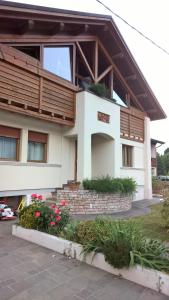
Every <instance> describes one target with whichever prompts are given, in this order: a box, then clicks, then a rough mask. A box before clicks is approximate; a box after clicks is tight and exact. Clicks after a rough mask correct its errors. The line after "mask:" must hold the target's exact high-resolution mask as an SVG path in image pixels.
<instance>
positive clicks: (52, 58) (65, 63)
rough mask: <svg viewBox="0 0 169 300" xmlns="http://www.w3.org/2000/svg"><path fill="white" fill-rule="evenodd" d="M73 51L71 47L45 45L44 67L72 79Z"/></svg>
mask: <svg viewBox="0 0 169 300" xmlns="http://www.w3.org/2000/svg"><path fill="white" fill-rule="evenodd" d="M71 52H72V51H71V47H44V68H45V69H46V70H48V71H50V72H52V73H54V74H56V75H58V76H60V77H62V78H64V79H66V80H69V81H71V80H72V70H71V56H72V55H71Z"/></svg>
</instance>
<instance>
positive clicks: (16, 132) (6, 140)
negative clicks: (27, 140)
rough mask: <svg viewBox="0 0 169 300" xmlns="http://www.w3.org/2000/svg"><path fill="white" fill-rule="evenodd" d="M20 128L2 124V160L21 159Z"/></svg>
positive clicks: (0, 150)
mask: <svg viewBox="0 0 169 300" xmlns="http://www.w3.org/2000/svg"><path fill="white" fill-rule="evenodd" d="M19 141H20V129H17V128H12V127H7V126H2V125H0V160H19Z"/></svg>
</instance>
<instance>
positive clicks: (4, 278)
mask: <svg viewBox="0 0 169 300" xmlns="http://www.w3.org/2000/svg"><path fill="white" fill-rule="evenodd" d="M11 225H12V223H11V222H10V221H7V222H0V299H1V300H8V299H10V300H167V299H169V297H166V296H163V295H160V294H158V293H156V292H153V291H151V290H149V289H146V288H144V287H142V286H139V285H136V284H134V283H132V282H130V281H127V280H124V279H120V278H118V277H115V276H112V275H111V274H108V273H106V272H104V271H101V270H98V269H96V268H94V267H90V266H87V265H85V264H84V263H80V262H77V261H76V260H73V259H71V260H69V259H68V258H66V257H64V256H62V255H60V254H58V253H55V252H53V251H50V250H48V249H45V248H42V247H39V246H37V245H35V244H32V243H29V242H27V241H24V240H22V239H19V238H16V237H14V236H12V235H11Z"/></svg>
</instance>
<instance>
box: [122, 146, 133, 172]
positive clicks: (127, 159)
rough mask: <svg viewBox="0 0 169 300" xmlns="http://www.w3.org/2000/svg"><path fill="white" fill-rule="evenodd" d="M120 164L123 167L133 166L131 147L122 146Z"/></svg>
mask: <svg viewBox="0 0 169 300" xmlns="http://www.w3.org/2000/svg"><path fill="white" fill-rule="evenodd" d="M122 162H123V167H132V166H133V147H132V146H128V145H122Z"/></svg>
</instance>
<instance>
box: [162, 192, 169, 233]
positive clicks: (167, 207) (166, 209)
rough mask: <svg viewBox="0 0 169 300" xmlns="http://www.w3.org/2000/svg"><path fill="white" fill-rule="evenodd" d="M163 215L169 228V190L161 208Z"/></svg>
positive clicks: (165, 224)
mask: <svg viewBox="0 0 169 300" xmlns="http://www.w3.org/2000/svg"><path fill="white" fill-rule="evenodd" d="M161 215H162V218H163V221H164V226H165V227H166V228H169V192H166V193H165V195H164V202H163V207H162V210H161Z"/></svg>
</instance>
